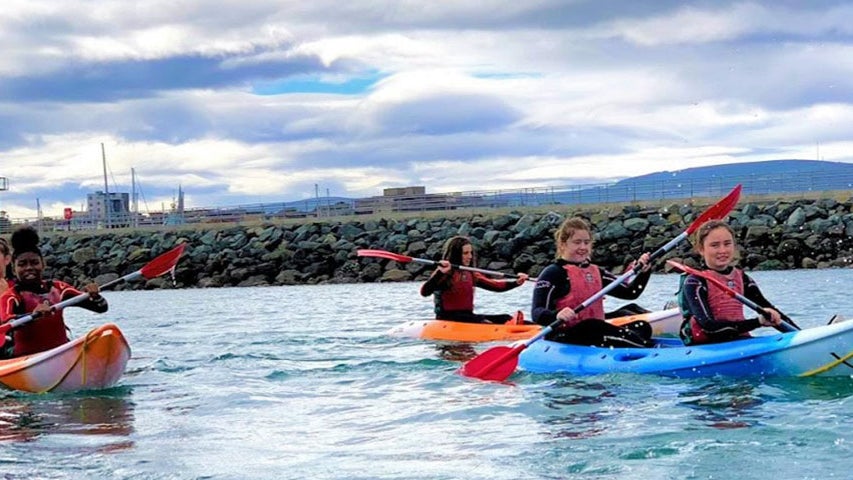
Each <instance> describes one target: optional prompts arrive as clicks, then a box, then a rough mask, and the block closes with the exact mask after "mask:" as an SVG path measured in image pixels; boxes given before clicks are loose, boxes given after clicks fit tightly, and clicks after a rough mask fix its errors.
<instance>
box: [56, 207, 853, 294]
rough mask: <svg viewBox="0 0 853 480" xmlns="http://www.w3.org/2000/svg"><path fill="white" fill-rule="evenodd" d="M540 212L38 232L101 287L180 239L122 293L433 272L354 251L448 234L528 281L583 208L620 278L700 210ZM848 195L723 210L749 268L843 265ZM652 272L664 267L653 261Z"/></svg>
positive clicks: (423, 254) (434, 241)
mask: <svg viewBox="0 0 853 480" xmlns="http://www.w3.org/2000/svg"><path fill="white" fill-rule="evenodd" d="M558 207H560V206H555V208H554V210H553V211H549V212H543V213H525V212H510V213H506V214H498V213H494V214H489V213H488V212H486V213H483V212H479V213H476V214H470V215H467V216H458V217H451V216H450V215H451V214H452V212H448V215H447V217H446V218H409V219H402V220H401V219H390V218H389V219H367V220H363V221H362V220H359V219H354V220H351V221H350V220H348V221H320V220H316V221H307V222H306V223H302V224H292V225H284V224H272V223H270V224H263V225H257V226H239V225H238V226H232V227H226V228H217V227H214V226H211V227H210V228H209V229H189V228H187V229H183V230H180V229H176V230H169V231H151V232H149V231H134V232H128V233H112V232H110V233H97V234H96V233H93V234H90V235H84V234H79V233H75V234H71V235H67V234H62V233H53V234H45V235H44V236H43V237H44V238H43V239H42V251H43V253H44V255H45V259H46V262H47V264H48V272H47V275H52V276H54V277H55V278H59V279H62V280H65V281H67V282H69V283H72V284H74V285H81V284H83V283H85V282H86V281H88V280H90V279H94V280H95V281H96V282H98V283H105V282H107V281H109V280H112V279H114V278H118V277H119V276H121V275H124V274H127V273H129V272H132V271H134V270H137V269H139V268H141V267H142V266H143V265H145V264H146V263H147V262H149V261H150V260H151V259H153V258H155V257H156V256H157V255H159V254H161V253H163V252H165V251H166V250H168V249H169V248H171V247H173V246H174V245H176V244H177V243H180V242H186V243H187V248H186V251H185V253H184V256H183V258H182V259H181V260H180V262H179V263H178V266H177V269H176V271H175V278H174V281H173V280H172V279H170V278H169V277H168V275H167V276H164V277H161V278H157V279H152V280H148V281H143V282H133V283H126V284H124V285H120V286H119V287H118V288H119V289H141V288H146V289H154V288H195V287H198V288H209V287H228V286H239V287H242V286H262V285H298V284H318V283H358V282H384V281H392V282H394V281H415V280H422V279H424V278H426V276H427V275H428V274H429V273H430V271H431V270H432V268H433V267H431V266H429V265H424V264H422V263H415V262H410V263H405V264H401V263H397V262H394V261H389V260H385V259H379V258H368V257H358V256H357V255H356V251H357V250H358V249H361V248H370V249H381V250H387V251H389V252H393V253H398V254H403V255H408V256H411V257H417V258H426V259H438V258H439V257H440V254H441V248H442V245H443V243H444V241H445V240H446V239H447V238H449V237H451V236H453V235H465V236H468V237H470V238H471V239H472V241H473V243H474V244H475V246H476V249H477V257H478V266H479V267H480V268H486V269H489V270H500V271H504V272H507V273H512V272H527V273H528V274H530V275H531V276H536V275H537V274H538V272H539V271H541V270H542V268H544V267H545V266H546V265H547V264H548V263H549V262H550V261H551V260H552V259H553V258H554V255H555V252H554V242H553V232H554V229H555V228H556V227H557V226H558V225H559V224H560V223H561V222H562V221H563V219H564V218H565V216H567V215H568V216H573V215H580V216H583V217H585V218H587V219H588V220H590V221H591V222H592V224H593V225H594V230H595V239H596V243H595V252H594V260H595V261H596V263H598V264H600V265H602V266H604V267H606V268H609V269H611V270H612V271H614V272H616V273H619V272H620V271H621V267H622V266H623V265H625V264H626V263H627V262H628V261H629V260H631V259H633V258H636V257H637V256H639V255H640V254H641V253H642V252H644V251H653V250H654V249H656V248H658V247H660V246H661V245H663V244H665V243H666V242H667V241H669V240H670V239H672V238H674V237H675V236H676V235H678V234H679V233H681V232H682V231H684V229H685V228H686V227H687V226H688V225H689V224H690V223H691V221H692V220H694V219H695V218H696V216H697V215H699V214H700V213H701V212H702V211H703V210H704V209H705V208H706V207H707V206H706V205H701V206H700V205H697V206H693V205H689V204H673V205H670V206H666V207H641V206H633V205H631V206H618V207H616V206H612V207H603V208H602V209H601V210H595V211H592V210H570V209H567V208H565V207H562V208H558ZM851 212H853V199H851V200H848V201H847V202H838V201H836V200H832V199H822V200H807V199H803V200H791V201H777V202H770V203H763V204H762V203H746V204H744V203H742V204H741V205H740V207H739V208H738V209H737V210H735V211H733V212H732V213H731V214H730V216H729V223H730V225H732V226H733V227H734V228H735V231H736V232H737V234H738V241H739V243H740V246H741V252H742V260H741V265H742V266H744V267H745V268H746V269H747V270H782V269H798V268H833V267H848V266H850V265H851V264H853V213H851ZM667 258H678V259H680V260H681V261H683V262H685V263H686V264H688V265H695V264H696V260H697V259H698V257H697V256H696V255H695V254H693V253H692V251H691V250H690V244H689V242H684V243H683V244H682V245H681V246H680V247H679V248H676V249H675V250H673V251H672V252H670V253H669V254H668V257H667ZM655 268H656V269H657V270H658V271H663V270H664V269H665V263H664V262H663V261H659V262H658V263H657V264H656V265H655Z"/></svg>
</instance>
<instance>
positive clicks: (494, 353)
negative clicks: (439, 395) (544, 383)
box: [459, 344, 527, 382]
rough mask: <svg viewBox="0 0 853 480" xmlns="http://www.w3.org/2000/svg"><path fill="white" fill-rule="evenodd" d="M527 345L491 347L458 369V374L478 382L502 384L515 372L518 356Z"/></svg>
mask: <svg viewBox="0 0 853 480" xmlns="http://www.w3.org/2000/svg"><path fill="white" fill-rule="evenodd" d="M526 347H527V345H524V344H522V345H519V346H516V347H507V346H503V345H501V346H499V347H492V348H490V349H488V350H486V351H485V352H483V353H481V354H479V355H477V356H476V357H474V358H472V359H471V360H469V361H468V363H466V364H465V365H462V367H461V368H460V369H459V373H460V374H462V375H464V376H466V377H471V378H479V379H480V380H491V381H495V382H502V381H504V380H506V379H507V378H509V376H510V375H512V374H513V372H515V367H516V366H517V365H518V355H519V354H520V353H521V351H522V350H524V349H525V348H526Z"/></svg>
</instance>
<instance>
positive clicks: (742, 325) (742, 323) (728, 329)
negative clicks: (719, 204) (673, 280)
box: [678, 220, 782, 345]
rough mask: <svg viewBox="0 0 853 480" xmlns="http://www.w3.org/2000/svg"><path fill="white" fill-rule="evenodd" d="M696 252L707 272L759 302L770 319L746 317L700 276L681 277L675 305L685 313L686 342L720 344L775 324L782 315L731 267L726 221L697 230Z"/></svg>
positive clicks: (734, 301)
mask: <svg viewBox="0 0 853 480" xmlns="http://www.w3.org/2000/svg"><path fill="white" fill-rule="evenodd" d="M694 245H696V251H697V252H698V253H699V255H701V256H702V260H703V261H704V262H705V267H706V269H707V271H708V272H710V273H712V274H713V275H714V276H716V277H718V278H719V279H720V280H721V281H723V282H724V283H725V284H726V285H728V286H729V287H730V288H732V289H733V290H735V291H736V292H737V293H739V294H741V295H743V296H745V297H746V298H748V299H750V300H752V301H754V302H755V303H757V304H758V305H760V306H761V307H762V308H764V310H765V311H766V312H767V313H768V314H770V318H765V317H764V316H763V315H760V316H759V317H758V318H752V319H749V320H747V319H745V318H744V316H743V304H742V303H740V302H739V301H738V300H737V299H735V298H732V297H730V296H729V295H728V294H727V292H725V291H723V290H722V289H720V288H719V287H716V286H715V285H714V284H713V283H711V282H708V281H706V280H705V279H704V278H702V277H697V276H695V275H686V276H684V277H682V284H681V288H680V289H679V291H678V304H679V306H681V311H682V313H683V314H684V322H683V323H682V324H681V330H680V332H679V333H680V335H681V339H682V341H684V343H685V345H698V344H702V343H719V342H727V341H729V340H735V339H737V338H742V337H749V336H750V335H749V332H750V331H752V330H755V329H756V328H759V327H772V326H778V325H780V323H781V320H782V316H781V315H780V313H779V310H778V309H777V308H776V307H774V306H773V305H772V304H771V303H770V302H769V301H767V299H766V298H764V295H763V294H762V293H761V290H759V288H758V284H756V283H755V280H753V279H752V278H750V276H749V275H747V274H746V273H744V272H743V270H741V269H739V268H735V267H734V262H735V260H736V258H737V255H736V249H737V245H736V244H735V240H734V231H733V230H732V228H731V227H730V226H729V225H728V224H727V223H725V222H722V221H719V220H711V221H708V222H706V223H704V224H702V226H700V227H699V229H698V230H697V231H696V241H695V242H694Z"/></svg>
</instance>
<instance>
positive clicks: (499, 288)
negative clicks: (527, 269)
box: [474, 272, 527, 292]
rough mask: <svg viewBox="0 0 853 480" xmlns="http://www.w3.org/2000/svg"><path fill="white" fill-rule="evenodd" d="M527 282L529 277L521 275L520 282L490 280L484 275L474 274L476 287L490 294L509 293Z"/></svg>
mask: <svg viewBox="0 0 853 480" xmlns="http://www.w3.org/2000/svg"><path fill="white" fill-rule="evenodd" d="M525 281H527V275H525V274H523V273H522V274H519V276H518V280H503V279H494V278H489V277H487V276H485V275H483V274H482V273H479V272H474V286H475V287H480V288H482V289H484V290H488V291H490V292H508V291H510V290H512V289H513V288H517V287H519V286H521V285H523V284H524V282H525Z"/></svg>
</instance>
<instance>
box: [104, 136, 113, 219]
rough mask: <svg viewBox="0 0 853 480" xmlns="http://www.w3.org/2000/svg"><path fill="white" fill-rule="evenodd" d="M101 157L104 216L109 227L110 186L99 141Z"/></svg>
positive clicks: (105, 162)
mask: <svg viewBox="0 0 853 480" xmlns="http://www.w3.org/2000/svg"><path fill="white" fill-rule="evenodd" d="M101 159H102V160H103V164H104V215H105V216H106V219H107V221H106V225H107V228H110V220H111V217H112V215H111V214H110V187H109V184H108V183H107V152H106V151H105V150H104V143H103V142H101Z"/></svg>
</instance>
